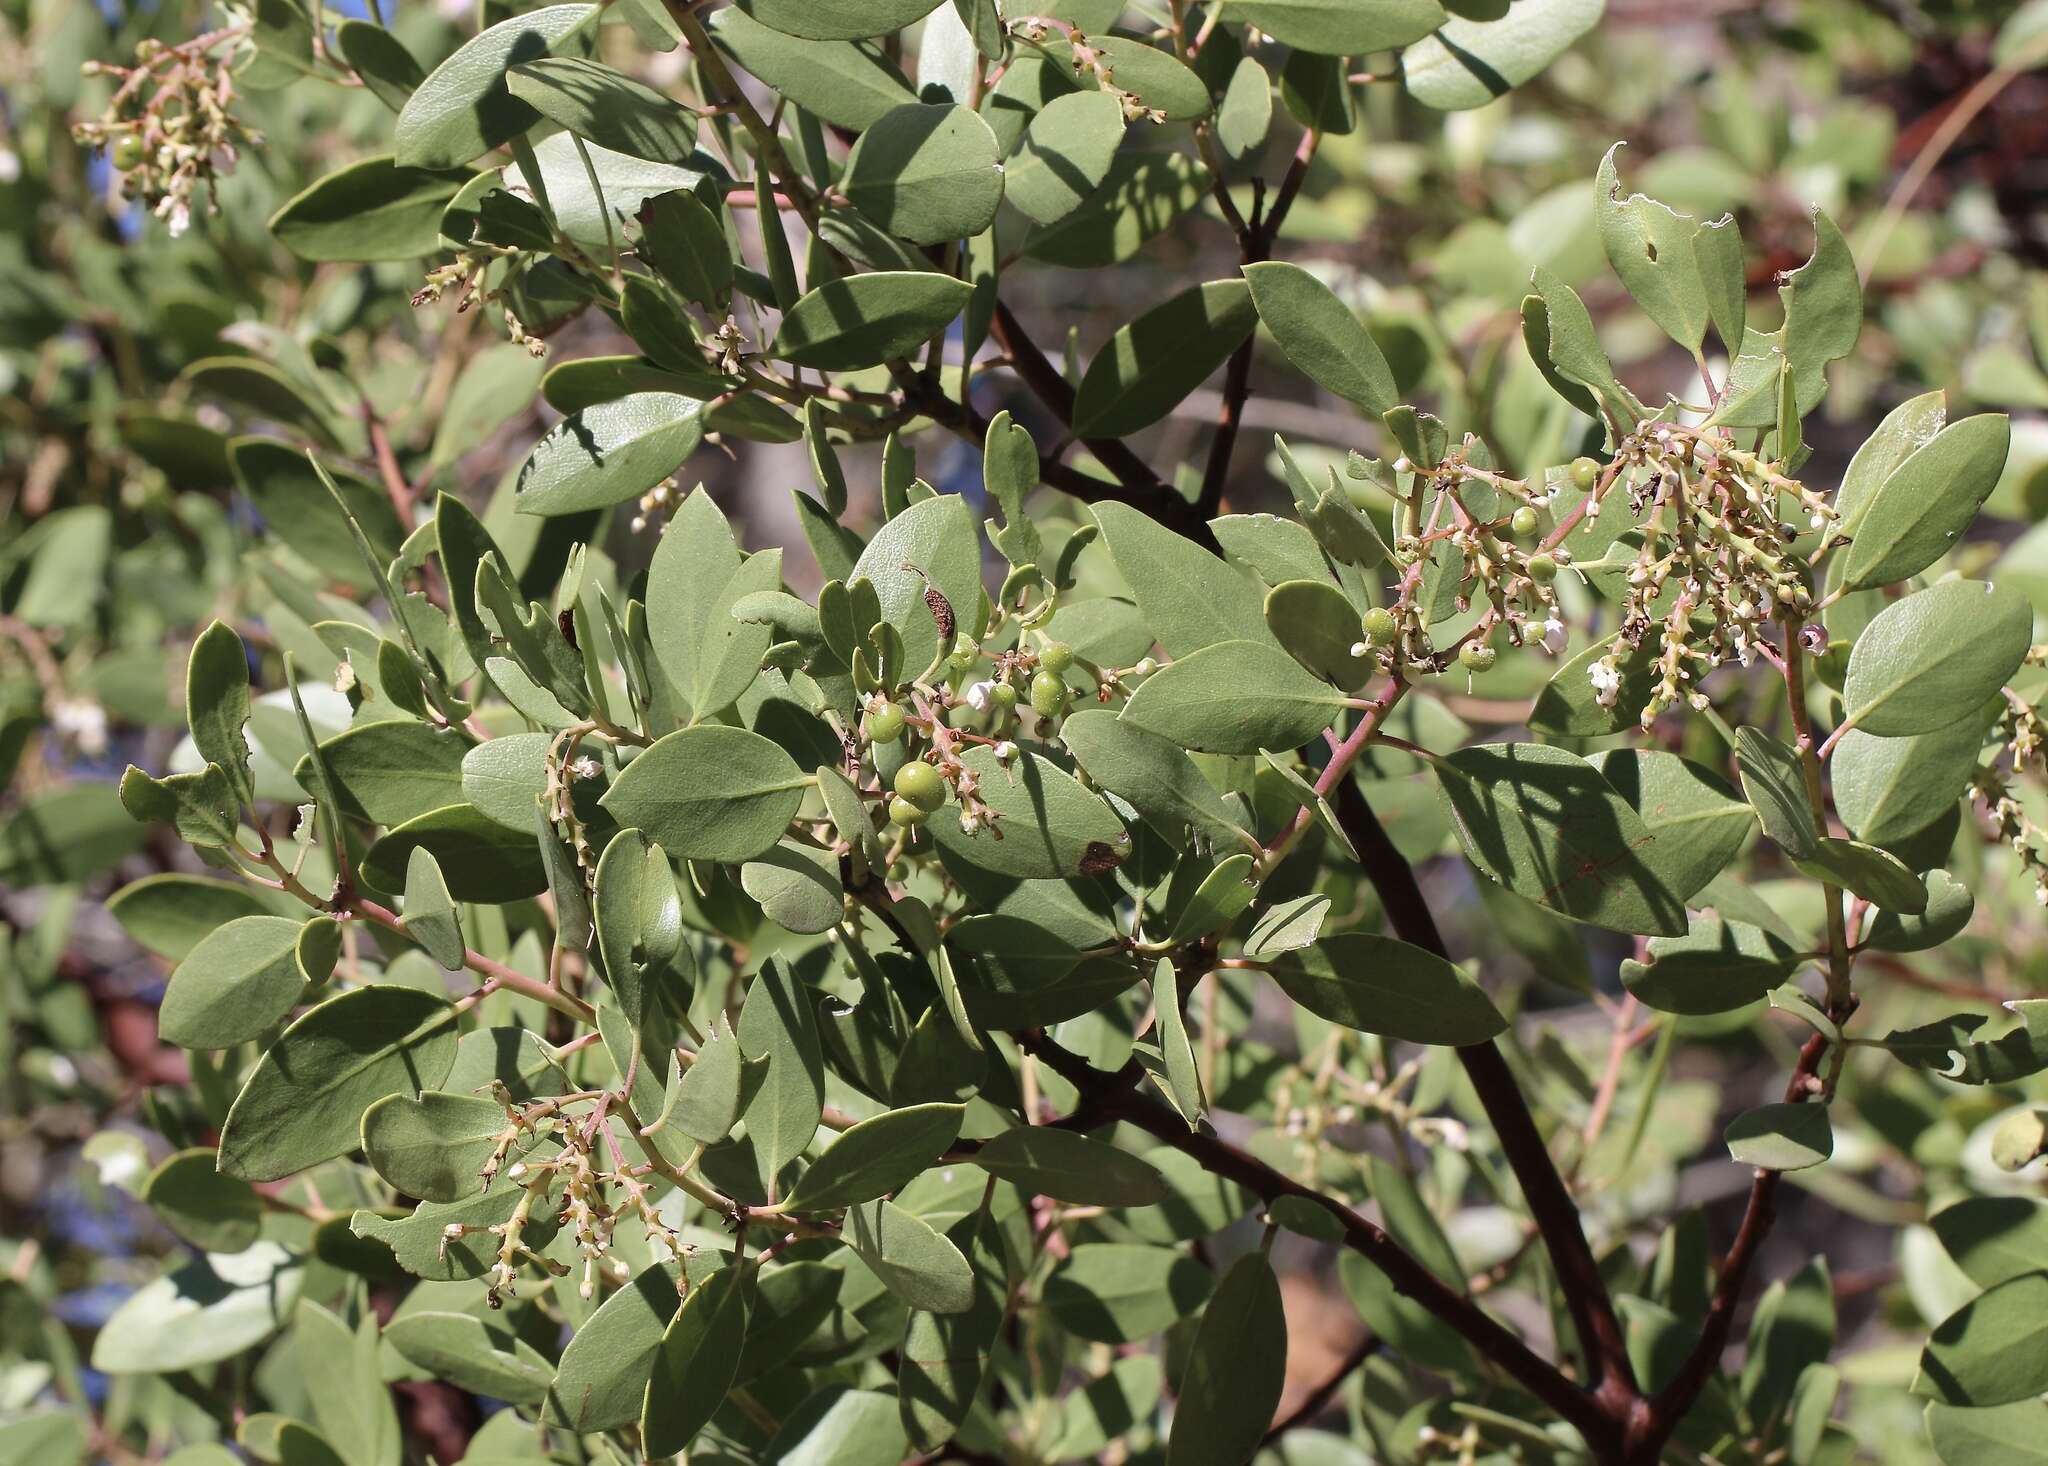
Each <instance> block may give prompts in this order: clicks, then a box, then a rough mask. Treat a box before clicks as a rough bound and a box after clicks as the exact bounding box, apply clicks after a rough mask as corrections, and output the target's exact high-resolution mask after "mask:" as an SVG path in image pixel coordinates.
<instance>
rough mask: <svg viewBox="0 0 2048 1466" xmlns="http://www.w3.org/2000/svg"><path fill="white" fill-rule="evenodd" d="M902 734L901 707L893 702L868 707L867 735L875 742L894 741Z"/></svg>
mask: <svg viewBox="0 0 2048 1466" xmlns="http://www.w3.org/2000/svg"><path fill="white" fill-rule="evenodd" d="M902 736H903V709H901V708H899V707H897V706H896V704H895V703H893V702H885V703H883V704H881V705H880V706H879V707H871V708H869V709H868V737H869V738H871V739H873V740H874V741H875V742H876V743H894V742H895V741H896V740H897V739H899V738H901V737H902Z"/></svg>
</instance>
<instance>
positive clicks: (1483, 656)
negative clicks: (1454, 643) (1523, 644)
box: [1458, 641, 1500, 672]
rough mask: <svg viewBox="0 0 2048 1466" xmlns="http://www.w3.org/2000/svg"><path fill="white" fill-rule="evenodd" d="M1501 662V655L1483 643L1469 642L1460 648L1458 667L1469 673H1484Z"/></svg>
mask: <svg viewBox="0 0 2048 1466" xmlns="http://www.w3.org/2000/svg"><path fill="white" fill-rule="evenodd" d="M1499 660H1500V653H1499V652H1497V651H1495V650H1494V649H1493V648H1492V647H1490V646H1488V645H1487V644H1486V643H1485V642H1483V641H1468V642H1466V643H1465V644H1464V645H1463V646H1461V647H1459V648H1458V665H1459V666H1461V667H1463V668H1464V669H1465V670H1466V671H1467V672H1484V671H1485V670H1486V669H1487V668H1489V667H1491V666H1492V665H1493V664H1494V663H1495V662H1497V661H1499Z"/></svg>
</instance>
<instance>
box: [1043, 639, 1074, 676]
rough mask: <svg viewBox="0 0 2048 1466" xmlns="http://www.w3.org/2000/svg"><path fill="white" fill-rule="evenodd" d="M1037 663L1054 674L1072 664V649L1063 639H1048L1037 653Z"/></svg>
mask: <svg viewBox="0 0 2048 1466" xmlns="http://www.w3.org/2000/svg"><path fill="white" fill-rule="evenodd" d="M1038 665H1039V666H1041V667H1043V668H1045V670H1046V671H1048V672H1051V673H1054V674H1055V675H1057V674H1058V673H1061V672H1064V671H1066V670H1067V668H1069V667H1071V666H1073V665H1074V649H1073V648H1072V647H1070V646H1068V645H1067V644H1066V643H1065V642H1063V641H1049V642H1047V643H1046V644H1045V649H1044V650H1043V651H1041V652H1039V654H1038Z"/></svg>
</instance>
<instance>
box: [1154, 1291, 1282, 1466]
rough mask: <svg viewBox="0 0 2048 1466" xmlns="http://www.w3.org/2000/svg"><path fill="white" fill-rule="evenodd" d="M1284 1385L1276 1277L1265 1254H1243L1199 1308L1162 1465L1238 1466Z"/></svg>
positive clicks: (1260, 1435)
mask: <svg viewBox="0 0 2048 1466" xmlns="http://www.w3.org/2000/svg"><path fill="white" fill-rule="evenodd" d="M1286 1384H1287V1312H1286V1310H1285V1308H1283V1307H1282V1305H1281V1301H1280V1280H1279V1278H1277V1277H1276V1276H1274V1273H1273V1264H1272V1263H1271V1262H1269V1261H1268V1260H1267V1257H1266V1254H1265V1253H1264V1252H1262V1251H1261V1252H1248V1253H1246V1254H1245V1255H1244V1256H1243V1257H1240V1258H1239V1259H1238V1260H1237V1261H1236V1262H1234V1263H1232V1264H1231V1265H1230V1270H1229V1271H1228V1272H1226V1273H1224V1275H1223V1280H1222V1281H1221V1282H1219V1283H1218V1284H1217V1285H1216V1293H1215V1296H1214V1297H1212V1298H1211V1299H1210V1300H1209V1303H1208V1306H1207V1307H1205V1308H1204V1309H1203V1310H1202V1322H1201V1326H1200V1327H1199V1328H1198V1329H1196V1330H1195V1342H1194V1347H1193V1349H1192V1350H1191V1351H1190V1352H1189V1354H1188V1362H1187V1369H1186V1372H1185V1373H1184V1374H1183V1375H1182V1376H1181V1383H1180V1404H1179V1405H1178V1406H1177V1407H1176V1408H1175V1410H1174V1412H1173V1432H1172V1434H1171V1435H1170V1436H1169V1437H1168V1439H1167V1446H1166V1459H1167V1462H1168V1466H1239V1463H1241V1462H1243V1461H1247V1460H1249V1459H1251V1457H1252V1456H1254V1455H1255V1454H1257V1452H1258V1449H1259V1443H1260V1442H1261V1441H1262V1440H1264V1439H1265V1435H1266V1428H1267V1426H1269V1425H1271V1424H1272V1422H1273V1417H1274V1415H1275V1413H1276V1412H1277V1411H1278V1410H1279V1408H1280V1393H1281V1391H1282V1389H1284V1388H1285V1386H1286Z"/></svg>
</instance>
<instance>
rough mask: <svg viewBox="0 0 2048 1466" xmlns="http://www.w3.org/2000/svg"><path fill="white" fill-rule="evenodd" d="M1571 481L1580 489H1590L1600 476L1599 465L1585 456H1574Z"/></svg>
mask: <svg viewBox="0 0 2048 1466" xmlns="http://www.w3.org/2000/svg"><path fill="white" fill-rule="evenodd" d="M1571 474H1572V482H1573V483H1575V484H1577V485H1578V486H1579V487H1580V488H1582V489H1590V488H1592V487H1593V485H1594V483H1595V482H1597V481H1598V479H1599V477H1600V465H1599V464H1597V463H1595V462H1594V461H1593V460H1592V459H1590V458H1586V457H1579V458H1574V459H1573V460H1572V467H1571Z"/></svg>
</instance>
